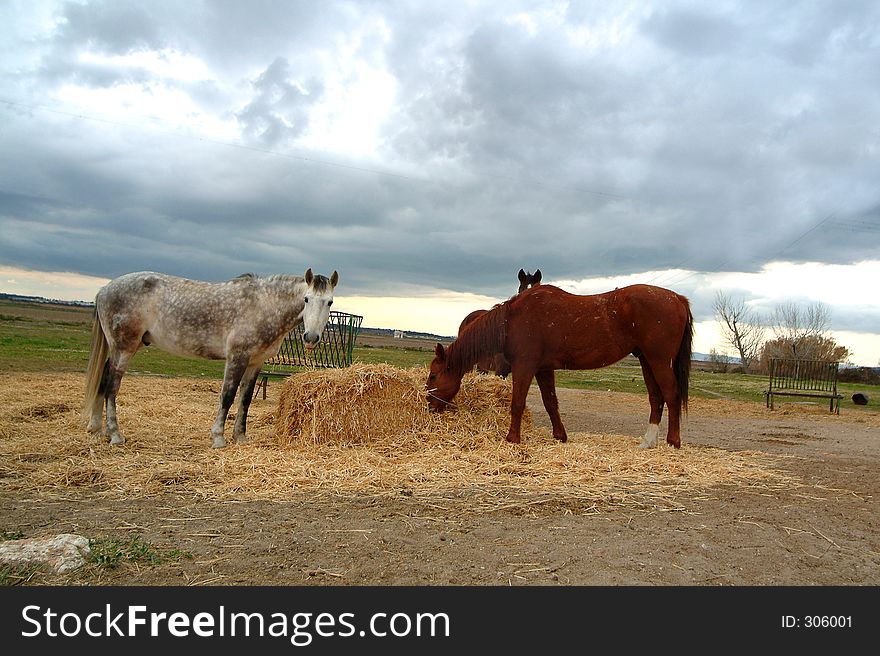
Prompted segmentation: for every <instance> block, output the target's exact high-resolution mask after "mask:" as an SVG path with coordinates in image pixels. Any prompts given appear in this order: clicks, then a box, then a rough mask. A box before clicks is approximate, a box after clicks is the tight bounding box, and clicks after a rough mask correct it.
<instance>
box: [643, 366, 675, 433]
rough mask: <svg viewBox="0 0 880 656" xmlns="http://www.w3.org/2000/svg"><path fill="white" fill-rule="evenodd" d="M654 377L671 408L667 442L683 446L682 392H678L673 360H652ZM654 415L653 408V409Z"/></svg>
mask: <svg viewBox="0 0 880 656" xmlns="http://www.w3.org/2000/svg"><path fill="white" fill-rule="evenodd" d="M650 364H651V371H652V372H653V374H654V379H655V380H656V381H657V385H658V386H659V387H660V391H661V392H662V394H663V400H664V401H665V402H666V407H667V408H669V426H668V427H667V430H666V442H667V443H668V444H671V445H672V446H674V447H675V448H676V449H678V448H679V447H680V446H681V394H679V392H678V381H677V380H676V378H675V372H673V371H672V365H671V360H666V359H662V360H657V359H654V360H653V361H650ZM652 416H653V410H652Z"/></svg>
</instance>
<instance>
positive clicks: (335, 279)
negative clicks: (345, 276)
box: [330, 271, 339, 287]
mask: <svg viewBox="0 0 880 656" xmlns="http://www.w3.org/2000/svg"><path fill="white" fill-rule="evenodd" d="M338 282H339V274H338V273H337V272H336V271H334V272H333V275H332V276H330V286H331V287H336V283H338Z"/></svg>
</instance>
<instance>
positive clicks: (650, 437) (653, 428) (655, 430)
mask: <svg viewBox="0 0 880 656" xmlns="http://www.w3.org/2000/svg"><path fill="white" fill-rule="evenodd" d="M659 434H660V424H648V430H646V431H645V437H643V438H642V443H641V444H639V448H640V449H651V448H653V447H655V446H657V436H658V435H659Z"/></svg>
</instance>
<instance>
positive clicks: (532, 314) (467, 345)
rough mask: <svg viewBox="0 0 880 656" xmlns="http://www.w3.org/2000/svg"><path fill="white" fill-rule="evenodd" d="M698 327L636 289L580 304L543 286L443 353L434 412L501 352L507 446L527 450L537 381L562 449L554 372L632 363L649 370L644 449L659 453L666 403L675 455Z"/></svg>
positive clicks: (682, 303) (431, 383)
mask: <svg viewBox="0 0 880 656" xmlns="http://www.w3.org/2000/svg"><path fill="white" fill-rule="evenodd" d="M693 321H694V320H693V317H692V316H691V311H690V304H689V303H688V300H687V299H686V298H685V297H684V296H681V295H679V294H676V293H675V292H673V291H670V290H668V289H663V288H662V287H653V286H651V285H631V286H629V287H623V288H622V289H615V290H614V291H611V292H606V293H604V294H594V295H589V296H579V295H575V294H569V293H568V292H566V291H563V290H562V289H559V288H558V287H553V286H552V285H540V286H538V287H535V288H533V289H530V290H528V291H525V292H523V293H522V294H518V295H517V296H514V297H513V298H511V299H510V300H508V301H506V302H504V303H501V304H500V305H496V306H495V307H494V308H492V309H491V310H488V311H486V312H485V313H484V314H482V315H481V316H479V317H477V318H476V319H474V320H473V321H472V322H471V324H470V325H469V326H468V328H467V330H465V331H463V332H462V333H461V335H460V336H459V337H458V339H456V340H455V341H454V342H453V343H452V344H450V345H449V348H447V349H444V348H443V346H442V344H437V347H436V350H435V357H434V360H433V361H432V362H431V369H430V373H429V375H428V383H427V388H428V406H429V408H430V409H431V411H433V412H439V411H441V410H444V409H445V408H446V406H447V405H449V404H450V403H451V402H452V399H453V398H455V395H456V394H457V393H458V390H459V387H460V386H461V379H462V377H463V376H464V374H465V373H467V372H468V371H470V370H471V369H472V368H473V366H474V363H475V362H477V361H478V360H479V359H480V358H483V357H486V356H488V355H492V354H494V353H498V352H502V353H503V354H504V357H505V358H507V360H508V361H509V362H510V365H511V369H512V371H513V400H512V401H511V406H510V430H509V431H508V433H507V441H508V442H517V443H518V442H519V441H520V423H521V421H522V414H523V410H524V409H525V405H526V395H527V394H528V391H529V386H530V385H531V383H532V378H537V380H538V387H539V388H540V390H541V398H542V400H543V402H544V408H546V410H547V414H548V415H550V421H551V423H552V424H553V437H555V438H556V439H558V440H560V441H561V442H565V441H566V440H567V439H568V435H567V434H566V432H565V427H564V426H563V425H562V419H561V418H560V417H559V402H558V400H557V398H556V381H555V376H554V371H555V370H556V369H598V368H600V367H607V366H608V365H610V364H614V363H615V362H617V361H618V360H621V359H622V358H624V357H625V356H626V355H627V354H629V353H632V354H633V355H635V356H636V357H638V359H639V362H640V363H641V365H642V375H643V376H644V378H645V385H646V386H647V388H648V399H649V401H650V403H651V416H650V419H649V423H648V430H647V431H646V432H645V437H644V439H643V440H642V443H641V446H642V447H643V448H648V447H652V446H654V445H656V443H657V436H658V434H659V430H660V428H659V427H660V418H661V417H662V416H663V404H664V403H665V404H666V406H667V407H668V408H669V429H668V432H667V434H666V441H667V442H668V443H669V444H671V445H672V446H674V447H676V448H678V447H680V446H681V429H680V421H681V410H682V407H684V410H685V411H687V400H688V378H689V376H690V364H691V341H692V339H693Z"/></svg>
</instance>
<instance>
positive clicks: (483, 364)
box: [458, 269, 541, 378]
mask: <svg viewBox="0 0 880 656" xmlns="http://www.w3.org/2000/svg"><path fill="white" fill-rule="evenodd" d="M517 275H518V277H519V289H518V290H517V292H516V293H517V294H521V293H522V292H524V291H525V290H527V289H529V288H530V287H537V286H538V285H540V284H541V270H540V269H535V272H534V273H526V272H525V271H523V270H522V269H520V270H519V274H517ZM488 311H489V310H474V311H473V312H471V313H470V314H469V315H467V316H466V317H465V318H464V319H462V321H461V325H460V326H459V327H458V335H459V336H461V331H463V330H464V329H465V328H466V327H467V326H468V325H469V324H470V323H471V322H473V320H474V319H476V318H477V317H481V316H483V315H484V314H486V312H488ZM477 371H479V372H480V373H481V374H487V373H489V372H490V371H494V372H495V374H496V375H498V376H501V377H502V378H507V375H508V374H509V373H510V363H509V362H508V361H507V359H506V358H505V357H504V354H503V353H495V354H494V355H490V356H486V357H485V358H482V359H481V360H480V361H479V362H477Z"/></svg>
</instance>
